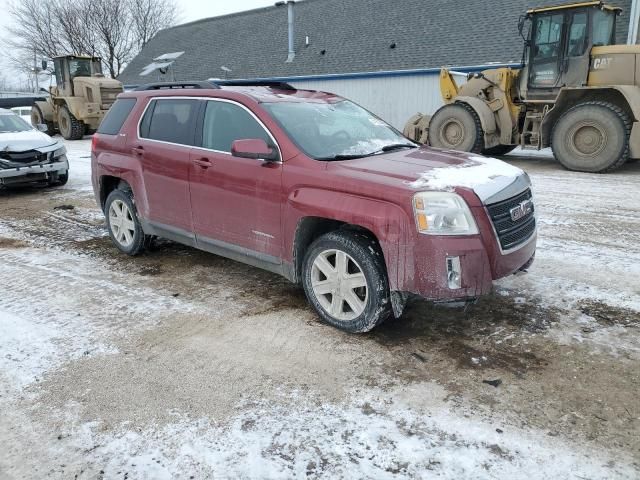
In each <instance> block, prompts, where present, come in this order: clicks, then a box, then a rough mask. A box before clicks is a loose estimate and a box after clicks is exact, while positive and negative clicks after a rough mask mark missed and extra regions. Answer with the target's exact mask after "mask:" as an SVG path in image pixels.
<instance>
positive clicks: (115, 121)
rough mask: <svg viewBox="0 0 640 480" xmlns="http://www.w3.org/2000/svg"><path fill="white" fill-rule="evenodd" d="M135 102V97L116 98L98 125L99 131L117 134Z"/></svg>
mask: <svg viewBox="0 0 640 480" xmlns="http://www.w3.org/2000/svg"><path fill="white" fill-rule="evenodd" d="M135 104H136V99H135V98H120V99H118V100H116V101H115V103H114V104H113V105H112V106H111V108H110V109H109V111H108V112H107V115H106V116H105V117H104V119H103V120H102V123H101V124H100V126H99V127H98V133H103V134H106V135H117V134H118V133H119V132H120V129H121V128H122V125H124V122H125V120H126V119H127V117H128V116H129V114H130V113H131V110H133V107H134V105H135Z"/></svg>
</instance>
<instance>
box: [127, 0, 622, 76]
mask: <svg viewBox="0 0 640 480" xmlns="http://www.w3.org/2000/svg"><path fill="white" fill-rule="evenodd" d="M549 3H553V0H547V1H537V0H488V1H479V0H457V1H455V2H452V1H450V0H303V1H299V2H297V3H296V4H295V7H294V8H295V50H296V57H295V59H294V61H293V62H291V63H286V59H287V8H286V7H284V6H281V7H275V6H273V7H267V8H261V9H256V10H250V11H247V12H240V13H235V14H232V15H225V16H221V17H214V18H208V19H204V20H199V21H196V22H192V23H188V24H184V25H179V26H176V27H173V28H169V29H166V30H162V31H160V32H159V33H158V34H157V35H156V36H155V37H154V38H153V39H152V40H151V41H150V42H149V43H148V44H147V45H146V46H145V47H144V49H143V50H142V52H140V54H139V55H138V56H137V57H136V58H135V59H134V60H133V61H132V62H131V63H130V64H129V65H128V67H127V68H126V70H125V71H124V72H123V73H122V74H121V75H120V77H119V79H120V80H121V81H123V82H124V83H125V84H139V83H145V82H150V81H155V80H157V78H156V77H155V75H156V74H150V75H148V76H146V77H141V76H140V75H139V74H140V72H141V71H142V69H143V68H144V67H145V66H146V65H148V64H149V63H152V62H153V58H154V57H157V56H159V55H162V54H164V53H168V52H176V51H184V52H185V53H184V55H183V56H182V57H180V58H179V59H178V60H177V62H176V64H175V67H174V68H175V72H174V73H175V77H176V79H177V80H195V79H206V78H211V77H217V78H220V77H223V76H224V72H223V71H222V70H221V68H220V67H222V66H226V67H228V68H230V69H231V70H232V72H231V73H230V74H229V78H263V77H290V76H307V75H323V74H341V73H355V72H375V71H385V70H410V69H422V68H436V67H440V66H442V65H455V66H467V65H469V66H470V65H482V64H487V63H489V62H500V63H507V62H518V61H520V59H521V56H522V49H523V42H522V39H521V38H520V37H519V35H518V31H517V24H518V18H519V17H520V15H522V14H524V12H525V11H526V10H527V8H530V7H533V6H542V5H548V4H549ZM609 3H611V4H613V5H617V6H620V7H622V8H623V9H624V12H623V15H622V16H621V17H619V19H618V41H619V42H621V43H625V42H626V33H627V29H628V24H629V10H630V8H631V0H612V1H610V2H609ZM306 36H308V37H309V41H310V44H309V46H305V37H306ZM391 44H396V48H394V49H392V48H390V45H391ZM323 51H324V52H325V53H324V54H322V52H323ZM165 80H169V78H165Z"/></svg>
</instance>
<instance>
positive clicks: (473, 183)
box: [409, 156, 524, 191]
mask: <svg viewBox="0 0 640 480" xmlns="http://www.w3.org/2000/svg"><path fill="white" fill-rule="evenodd" d="M468 160H469V162H468V163H464V164H461V165H453V166H447V167H437V168H434V169H432V170H429V171H428V172H424V173H423V174H421V175H420V178H419V179H418V180H416V181H415V182H411V183H410V184H409V185H410V186H411V187H412V188H416V189H419V188H429V189H433V190H447V189H451V188H452V187H468V188H472V189H476V188H477V187H479V186H481V185H485V184H488V183H495V181H500V182H501V183H504V186H505V187H506V186H507V185H509V184H510V183H511V182H513V179H514V178H516V177H518V176H520V175H523V173H524V172H523V171H522V170H521V169H519V168H517V167H513V166H511V165H509V164H508V163H505V162H503V161H502V160H498V159H496V158H490V157H481V156H471V157H469V158H468ZM494 191H495V189H494Z"/></svg>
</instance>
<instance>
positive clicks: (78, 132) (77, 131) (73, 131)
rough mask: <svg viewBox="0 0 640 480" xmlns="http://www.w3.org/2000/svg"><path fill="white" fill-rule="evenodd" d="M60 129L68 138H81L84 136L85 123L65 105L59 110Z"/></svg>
mask: <svg viewBox="0 0 640 480" xmlns="http://www.w3.org/2000/svg"><path fill="white" fill-rule="evenodd" d="M58 129H59V130H60V134H61V135H62V136H63V137H64V138H65V139H66V140H80V139H82V137H83V136H84V130H85V125H84V122H81V121H80V120H78V119H77V118H76V117H74V116H73V114H72V113H71V112H70V111H69V108H68V107H67V106H66V105H65V106H63V107H60V111H59V112H58Z"/></svg>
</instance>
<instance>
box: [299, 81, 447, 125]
mask: <svg viewBox="0 0 640 480" xmlns="http://www.w3.org/2000/svg"><path fill="white" fill-rule="evenodd" d="M456 80H457V79H456ZM289 83H291V84H292V85H294V86H296V87H298V88H304V89H310V90H323V91H326V92H331V93H335V94H337V95H340V96H341V97H345V98H348V99H350V100H353V101H354V102H356V103H358V104H360V105H362V106H363V107H364V108H366V109H367V110H370V111H371V112H373V113H375V114H376V115H378V116H379V117H380V118H382V119H383V120H385V121H387V122H388V123H390V124H391V125H393V126H394V127H396V128H397V129H399V130H400V131H402V129H403V128H404V125H405V123H406V122H407V120H409V118H411V117H412V116H413V115H415V114H416V113H418V112H420V113H428V114H432V113H434V112H435V111H436V110H437V109H438V108H439V107H440V106H441V105H442V98H441V97H440V78H439V75H438V74H437V73H426V74H416V75H401V76H384V77H373V78H370V77H358V78H346V79H317V80H316V79H314V80H300V81H298V80H294V79H290V80H289Z"/></svg>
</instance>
